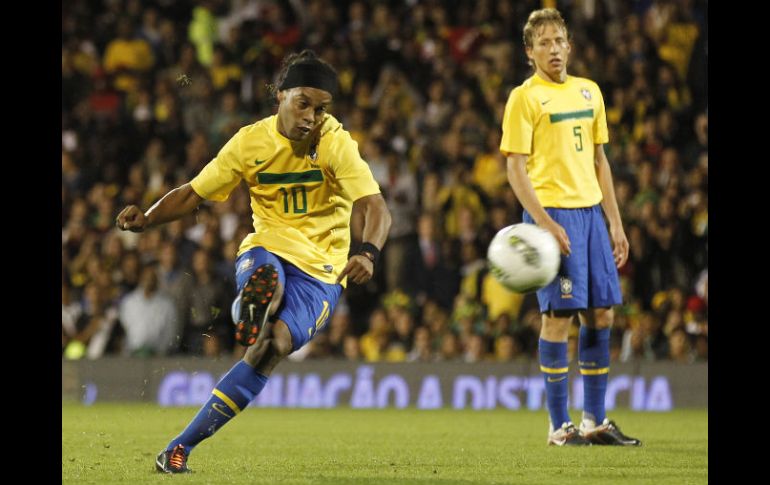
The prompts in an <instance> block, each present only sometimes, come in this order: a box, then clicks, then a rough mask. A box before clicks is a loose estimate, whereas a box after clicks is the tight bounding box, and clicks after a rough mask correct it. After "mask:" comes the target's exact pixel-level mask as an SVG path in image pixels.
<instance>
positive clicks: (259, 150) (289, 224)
mask: <svg viewBox="0 0 770 485" xmlns="http://www.w3.org/2000/svg"><path fill="white" fill-rule="evenodd" d="M277 120H278V117H277V116H276V115H273V116H270V117H268V118H264V119H262V120H260V121H257V122H256V123H254V124H252V125H249V126H246V127H243V128H241V129H240V131H238V133H236V134H235V135H234V136H233V137H232V138H231V139H230V140H229V141H228V142H227V143H226V144H225V146H224V147H222V149H221V150H220V152H219V154H218V155H217V156H216V158H214V159H213V160H212V161H211V162H209V163H208V164H207V165H206V166H205V167H204V168H203V170H202V171H201V173H200V174H198V176H196V177H195V178H194V179H193V180H192V182H191V185H192V188H193V190H195V192H196V193H197V194H198V195H200V196H201V197H203V198H204V199H209V200H215V201H224V200H227V198H228V197H229V196H230V193H231V192H232V191H233V189H234V188H235V187H236V186H237V185H238V183H239V182H240V181H241V180H244V181H245V182H246V185H247V186H248V188H249V194H250V196H251V210H252V212H253V220H254V232H253V233H251V234H249V235H248V236H246V238H245V239H244V240H243V242H242V243H241V246H240V248H239V249H238V255H240V254H242V253H244V252H245V251H248V250H249V249H251V248H253V247H256V246H263V247H264V248H265V249H267V250H268V251H270V252H272V253H274V254H276V255H277V256H280V257H281V258H283V259H285V260H287V261H289V262H290V263H291V264H293V265H295V266H297V267H298V268H299V269H301V270H302V271H304V272H305V273H307V274H309V275H310V276H313V277H314V278H317V279H319V280H321V281H323V282H325V283H334V282H335V280H336V278H337V275H339V273H340V272H341V271H342V269H343V268H344V267H345V265H346V264H347V259H348V258H347V256H348V251H349V249H350V213H351V211H352V207H353V202H354V201H356V200H357V199H360V198H361V197H364V196H367V195H372V194H378V193H380V188H379V186H378V185H377V182H375V180H374V177H373V176H372V173H371V171H370V170H369V165H368V164H367V163H366V162H365V161H364V160H362V159H361V156H360V155H359V153H358V144H357V143H356V142H355V141H353V139H352V138H351V137H350V134H349V133H348V132H347V131H346V130H345V129H343V127H342V124H340V122H339V121H337V120H336V119H335V118H334V117H333V116H331V115H326V118H325V119H324V124H323V126H322V130H321V137H320V141H319V143H318V146H317V149H316V150H315V151H314V152H313V153H311V150H310V149H311V147H310V142H311V140H310V139H307V140H303V141H299V142H296V141H292V140H289V139H288V138H286V137H285V136H283V135H282V134H280V133H279V132H278V129H277V126H276V123H277ZM308 138H310V137H308Z"/></svg>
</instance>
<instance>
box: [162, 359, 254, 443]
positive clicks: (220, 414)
mask: <svg viewBox="0 0 770 485" xmlns="http://www.w3.org/2000/svg"><path fill="white" fill-rule="evenodd" d="M265 383H267V377H266V376H263V375H262V374H259V373H257V371H255V370H254V368H253V367H251V366H250V365H249V364H247V363H246V362H244V361H242V360H241V361H239V362H238V363H237V364H235V365H234V366H233V368H232V369H230V372H228V373H227V374H226V375H225V376H224V377H223V378H222V380H221V381H219V382H218V383H217V385H216V386H215V387H214V390H213V391H211V394H212V396H211V398H210V399H209V400H208V401H207V402H206V404H204V405H203V407H202V408H201V410H200V411H198V414H196V415H195V418H193V420H192V421H191V422H190V424H188V425H187V427H186V428H185V429H184V431H182V434H180V435H179V436H177V437H176V438H174V439H173V440H171V443H169V444H168V446H167V447H166V449H167V450H170V449H172V448H173V447H175V446H176V445H178V444H180V443H181V444H182V445H184V447H185V450H186V451H187V453H188V454H189V453H190V451H192V449H193V448H195V446H196V445H197V444H198V443H200V442H201V441H203V440H205V439H206V438H208V437H209V436H211V435H213V434H214V433H216V432H217V430H218V429H219V428H221V427H222V426H224V425H225V423H227V422H228V421H230V419H232V418H234V417H235V415H236V414H238V413H240V412H241V411H242V410H243V409H244V408H245V407H246V406H248V404H249V403H250V402H251V400H252V399H254V397H255V396H256V395H257V394H259V392H260V391H261V390H262V388H263V387H265Z"/></svg>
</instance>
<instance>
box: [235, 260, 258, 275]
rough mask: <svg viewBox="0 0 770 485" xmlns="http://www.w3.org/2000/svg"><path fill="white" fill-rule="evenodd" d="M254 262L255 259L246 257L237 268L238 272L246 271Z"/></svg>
mask: <svg viewBox="0 0 770 485" xmlns="http://www.w3.org/2000/svg"><path fill="white" fill-rule="evenodd" d="M253 264H254V260H253V259H251V258H246V259H244V260H243V261H241V263H240V264H239V265H238V269H237V270H236V273H242V272H244V271H246V270H247V269H249V268H251V265H253Z"/></svg>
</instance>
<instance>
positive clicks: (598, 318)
mask: <svg viewBox="0 0 770 485" xmlns="http://www.w3.org/2000/svg"><path fill="white" fill-rule="evenodd" d="M614 320H615V312H614V311H613V310H612V308H595V309H594V318H593V322H594V325H595V327H596V328H598V329H603V328H610V327H612V323H613V321H614Z"/></svg>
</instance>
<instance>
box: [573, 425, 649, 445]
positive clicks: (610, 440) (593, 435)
mask: <svg viewBox="0 0 770 485" xmlns="http://www.w3.org/2000/svg"><path fill="white" fill-rule="evenodd" d="M593 424H594V422H593V421H590V420H583V422H582V423H580V430H581V431H582V432H583V436H585V437H586V438H587V439H588V440H590V441H591V443H593V444H595V445H611V446H642V442H641V441H639V440H638V439H636V438H631V437H630V436H626V435H624V434H623V433H622V432H621V431H620V428H618V426H617V425H616V424H615V421H610V420H609V419H607V418H604V422H603V423H602V424H600V425H599V426H593Z"/></svg>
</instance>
